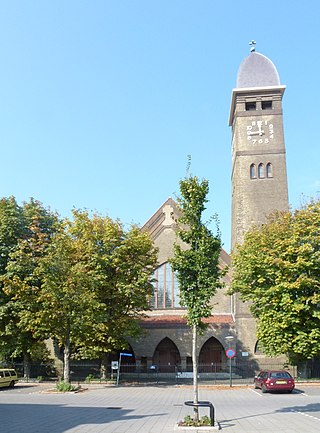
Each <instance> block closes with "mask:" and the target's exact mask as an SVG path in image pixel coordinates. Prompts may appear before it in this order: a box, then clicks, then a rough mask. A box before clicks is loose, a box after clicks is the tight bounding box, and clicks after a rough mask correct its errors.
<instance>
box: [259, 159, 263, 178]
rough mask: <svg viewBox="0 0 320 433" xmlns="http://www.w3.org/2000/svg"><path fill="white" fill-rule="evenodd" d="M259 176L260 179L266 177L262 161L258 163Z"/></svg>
mask: <svg viewBox="0 0 320 433" xmlns="http://www.w3.org/2000/svg"><path fill="white" fill-rule="evenodd" d="M258 177H259V179H261V178H263V177H264V165H263V164H262V163H261V164H259V165H258Z"/></svg>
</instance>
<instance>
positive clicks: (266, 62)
mask: <svg viewBox="0 0 320 433" xmlns="http://www.w3.org/2000/svg"><path fill="white" fill-rule="evenodd" d="M266 86H280V78H279V74H278V71H277V69H276V67H275V66H274V64H273V63H272V62H271V60H270V59H268V58H267V57H266V56H264V55H263V54H260V53H257V52H255V51H253V52H251V53H250V54H249V55H248V56H247V57H246V58H245V59H244V60H243V61H242V63H241V65H240V67H239V70H238V75H237V88H241V87H266Z"/></svg>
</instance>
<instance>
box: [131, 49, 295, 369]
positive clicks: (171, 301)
mask: <svg viewBox="0 0 320 433" xmlns="http://www.w3.org/2000/svg"><path fill="white" fill-rule="evenodd" d="M254 44H255V43H254V42H252V44H251V45H252V48H251V52H250V54H249V55H248V56H247V57H246V58H245V59H244V60H243V61H242V63H241V65H240V67H239V70H238V75H237V81H236V87H235V88H234V89H233V90H232V97H231V105H230V116H229V125H230V126H231V130H232V161H230V162H231V163H230V168H231V170H230V173H231V184H232V229H231V232H232V234H231V236H232V240H231V246H232V249H233V248H235V247H236V245H237V244H238V243H241V242H243V238H244V234H245V232H246V231H247V230H248V229H250V227H251V226H252V225H256V224H262V223H263V222H264V221H265V219H266V215H268V214H270V213H271V212H272V211H274V210H276V209H277V210H288V208H289V205H288V186H287V174H286V155H285V144H284V133H283V112H282V97H283V94H284V91H285V86H283V85H281V84H280V79H279V75H278V72H277V69H276V67H275V66H274V64H273V63H272V62H271V60H269V59H268V58H267V57H265V56H264V55H262V54H260V53H258V52H256V51H255V48H254ZM226 188H227V185H226ZM177 218H179V210H178V208H177V205H176V203H175V201H174V200H173V199H172V198H169V199H168V200H167V201H166V202H165V203H164V204H163V205H162V206H161V207H160V208H159V209H158V210H157V211H156V212H155V213H154V214H153V216H152V217H151V218H150V219H149V221H147V223H146V224H145V225H144V226H143V230H147V231H148V232H149V233H150V235H151V237H152V239H153V241H154V244H155V246H156V247H158V249H159V255H158V264H159V266H158V268H157V269H156V271H155V279H156V283H155V284H154V295H153V297H152V300H151V310H150V311H148V312H147V317H146V318H145V319H144V320H143V322H142V326H143V328H144V330H145V334H144V336H143V337H142V338H141V339H140V340H138V341H130V346H131V350H132V353H133V355H134V360H135V362H136V364H137V365H140V366H141V368H142V369H143V368H144V367H145V368H149V367H150V366H151V365H157V367H158V368H159V371H163V372H169V371H174V369H175V368H176V367H177V366H179V368H181V370H182V371H192V358H191V350H192V332H191V329H190V328H189V326H188V325H187V323H186V319H185V317H184V316H185V310H184V308H183V307H182V306H181V305H180V299H179V287H178V283H177V279H176V277H175V275H174V273H173V271H172V269H171V266H170V264H169V262H168V259H169V258H170V257H172V254H173V245H174V243H175V242H176V241H177V238H176V229H177V226H176V220H177ZM220 266H221V267H222V268H224V267H225V266H230V256H229V254H228V253H227V252H226V251H224V250H222V251H221V255H220ZM230 274H231V273H230V272H229V273H228V274H227V275H226V276H225V277H224V283H225V287H224V288H222V289H219V290H218V292H217V293H216V295H215V296H214V298H213V299H212V306H213V308H212V316H211V317H210V318H208V319H206V322H207V324H208V327H207V328H206V331H205V332H204V334H203V335H201V336H200V337H199V341H198V355H199V365H200V372H206V371H212V370H210V368H213V366H214V368H215V369H217V370H219V369H220V368H223V365H226V362H227V357H226V350H227V349H228V348H230V347H231V348H233V349H234V351H235V352H236V357H235V359H236V360H235V362H236V363H241V362H242V361H247V360H248V359H254V360H255V361H256V362H257V363H258V364H259V363H260V364H262V363H263V362H266V358H265V356H264V355H263V354H261V353H259V350H258V344H257V340H256V334H255V320H254V319H253V318H252V316H251V315H250V312H249V309H248V307H247V305H245V304H244V303H242V302H241V301H240V299H239V298H238V296H237V295H235V296H229V295H228V294H227V289H228V285H229V283H230ZM269 361H270V360H269ZM201 368H202V370H201Z"/></svg>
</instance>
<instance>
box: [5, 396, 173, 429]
mask: <svg viewBox="0 0 320 433" xmlns="http://www.w3.org/2000/svg"><path fill="white" fill-rule="evenodd" d="M130 412H132V410H131V409H123V408H121V407H114V406H112V407H110V406H109V407H71V406H64V405H61V404H58V405H57V404H54V405H53V404H48V405H43V404H3V403H2V404H1V405H0V419H1V431H3V432H17V433H18V432H23V433H34V432H41V433H63V432H65V431H68V430H69V429H72V428H75V427H79V428H80V427H81V426H83V425H85V424H91V425H94V424H99V425H103V424H108V423H109V422H111V421H120V422H121V421H127V420H138V419H141V418H144V417H148V418H150V417H152V416H156V417H158V416H161V415H166V414H164V413H155V414H152V415H150V414H146V415H130ZM17 414H18V415H17ZM89 428H90V427H89Z"/></svg>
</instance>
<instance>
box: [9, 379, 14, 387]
mask: <svg viewBox="0 0 320 433" xmlns="http://www.w3.org/2000/svg"><path fill="white" fill-rule="evenodd" d="M9 387H10V388H13V387H14V380H12V381H11V382H10V385H9Z"/></svg>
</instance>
